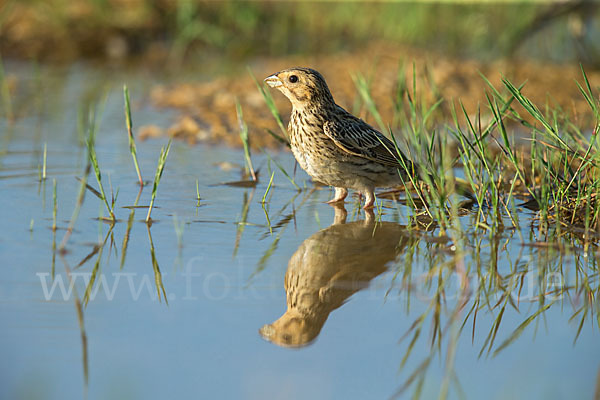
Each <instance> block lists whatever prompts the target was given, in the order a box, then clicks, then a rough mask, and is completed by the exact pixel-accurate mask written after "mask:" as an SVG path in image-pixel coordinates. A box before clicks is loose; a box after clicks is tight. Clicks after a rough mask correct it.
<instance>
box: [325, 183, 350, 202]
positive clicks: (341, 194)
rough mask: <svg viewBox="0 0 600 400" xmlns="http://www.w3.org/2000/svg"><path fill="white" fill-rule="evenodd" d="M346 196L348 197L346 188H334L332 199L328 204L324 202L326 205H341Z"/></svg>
mask: <svg viewBox="0 0 600 400" xmlns="http://www.w3.org/2000/svg"><path fill="white" fill-rule="evenodd" d="M346 196H348V189H346V188H337V187H336V188H335V196H334V197H333V199H331V200H329V201H328V202H326V203H327V204H336V203H341V202H343V201H344V199H345V198H346Z"/></svg>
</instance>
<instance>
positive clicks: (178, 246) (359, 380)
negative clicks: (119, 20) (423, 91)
mask: <svg viewBox="0 0 600 400" xmlns="http://www.w3.org/2000/svg"><path fill="white" fill-rule="evenodd" d="M8 70H9V72H13V73H15V74H17V76H18V77H19V82H20V85H22V86H21V88H23V89H22V92H21V93H31V95H27V96H25V95H21V96H20V97H18V98H17V99H15V104H13V107H14V109H15V110H18V112H19V113H20V116H19V118H18V120H17V122H16V123H15V124H14V125H10V124H8V123H7V121H6V120H4V119H2V120H0V129H1V132H2V133H1V136H0V145H1V147H0V194H1V196H2V203H3V205H4V206H3V207H2V208H1V209H0V220H1V221H2V226H3V228H4V229H2V230H1V231H0V255H1V260H2V272H3V275H2V278H1V279H0V319H1V320H2V321H3V323H2V325H1V327H0V337H1V343H2V344H1V345H0V346H1V354H2V356H3V357H2V358H3V363H2V367H1V372H0V398H3V399H4V398H6V399H25V398H39V399H71V398H81V397H83V396H87V398H90V399H103V398H127V399H136V398H140V399H142V398H143V399H148V398H189V397H201V398H249V399H254V398H256V399H259V398H265V397H268V398H288V399H294V398H298V399H303V398H319V399H329V398H389V397H392V396H394V395H399V396H401V397H402V396H404V397H408V396H409V395H412V394H413V393H414V392H415V391H418V390H420V391H421V393H422V398H432V397H437V396H438V395H439V394H440V392H441V393H442V394H444V393H445V392H444V390H445V389H444V388H446V387H448V390H449V391H448V396H449V397H450V398H456V397H461V396H462V394H464V396H465V397H466V398H470V399H480V398H527V399H531V398H545V399H552V398H556V399H561V398H567V397H568V398H592V396H593V393H594V391H595V390H598V389H596V387H597V385H598V381H597V375H598V371H599V370H598V368H599V361H598V356H599V355H600V341H599V332H598V300H597V297H595V298H594V297H593V296H597V294H598V263H597V254H596V249H595V247H590V249H589V250H588V251H584V250H583V249H582V248H581V246H580V245H579V244H578V243H577V242H570V241H568V239H564V240H561V241H559V242H557V246H558V247H560V248H557V247H555V246H548V247H539V246H530V245H529V244H531V243H534V242H536V241H539V240H542V241H543V240H544V238H543V237H538V236H537V235H538V234H539V231H538V230H537V228H535V227H534V228H533V229H532V221H533V219H534V215H533V214H531V213H529V212H527V211H526V210H523V209H518V213H517V215H516V216H517V218H518V229H512V228H507V229H506V230H504V231H502V232H501V233H499V234H495V235H490V234H488V233H487V232H486V231H485V230H484V229H475V228H473V226H472V221H473V215H472V214H467V215H465V216H463V217H461V218H460V219H459V221H460V224H461V226H462V231H463V232H466V234H465V235H464V236H461V235H459V234H455V233H453V232H449V233H448V235H449V237H446V236H443V235H440V231H439V229H437V228H436V229H433V230H430V231H427V230H423V229H420V230H415V229H414V228H410V227H409V226H408V225H410V219H409V216H410V215H411V214H412V212H411V211H410V209H409V208H407V207H405V206H403V205H401V204H399V203H395V202H393V201H391V200H383V201H382V208H381V209H380V210H376V213H375V215H374V216H373V217H370V216H369V215H366V214H365V213H364V212H362V211H361V210H359V208H358V200H357V198H355V197H353V198H352V199H351V200H350V202H348V203H347V204H346V211H347V216H346V217H345V218H344V212H343V210H340V209H337V210H336V209H334V208H333V207H330V206H329V205H327V204H324V203H323V202H324V201H326V200H327V199H328V198H330V196H331V195H332V192H331V191H330V190H329V189H328V188H320V189H317V190H312V189H313V185H312V183H311V182H310V180H309V179H308V177H307V176H306V175H305V174H304V172H303V171H301V170H299V169H298V170H297V171H296V174H295V180H296V183H297V184H298V185H299V186H300V187H302V188H305V189H303V190H302V191H301V192H297V191H296V189H295V188H294V187H293V186H292V184H291V183H290V182H289V181H288V180H287V178H286V177H285V176H284V175H283V174H282V173H281V172H280V171H279V170H278V169H277V167H276V166H275V165H274V164H273V163H269V161H268V158H267V157H266V156H265V155H263V154H254V155H253V158H254V163H255V165H258V166H260V170H261V175H262V177H261V178H262V179H261V180H260V183H259V184H258V185H257V187H256V188H255V189H251V188H243V187H231V186H227V185H222V183H223V182H230V181H237V180H239V179H241V176H240V172H239V170H238V169H233V170H225V169H223V168H221V167H220V166H219V165H218V164H219V163H222V162H231V163H237V164H240V165H242V164H243V162H244V161H243V153H242V152H241V151H238V150H232V149H228V148H222V147H215V146H197V147H189V146H187V145H186V144H183V143H180V142H174V143H173V147H172V148H171V152H170V154H169V157H168V160H167V164H166V169H165V172H164V175H163V177H162V180H161V183H160V185H159V187H158V194H157V199H156V203H155V205H156V208H155V209H154V210H153V212H152V217H153V219H154V220H155V222H154V223H153V224H152V226H151V227H150V228H148V227H147V225H146V224H145V223H143V222H141V221H142V220H143V219H144V218H145V214H146V209H145V208H141V209H131V208H124V207H127V206H132V205H134V204H135V202H136V197H137V196H138V192H139V186H138V185H137V183H136V179H137V178H136V173H135V170H134V167H133V163H132V160H131V155H130V153H129V151H128V144H127V136H126V130H125V121H124V115H123V103H122V102H123V100H122V92H121V85H122V83H124V82H126V83H127V84H128V85H129V87H130V91H131V93H132V103H133V110H132V112H133V119H134V124H135V125H136V126H139V125H145V124H157V125H159V126H167V125H168V123H169V122H170V121H171V118H172V113H171V112H170V111H168V110H167V111H165V110H156V109H154V108H153V107H152V106H151V105H150V104H148V101H147V100H146V99H147V93H148V89H149V88H150V85H151V83H152V82H151V80H150V78H149V77H148V76H140V75H138V74H136V73H116V72H114V71H113V72H110V73H106V72H102V70H98V69H94V68H93V67H84V66H75V67H70V68H68V69H65V70H62V71H55V70H46V69H45V68H42V69H41V70H39V71H38V72H37V73H36V71H35V70H34V69H32V68H30V67H28V66H23V65H9V66H8ZM36 74H37V75H36ZM36 76H37V78H36ZM102 93H108V96H107V97H106V103H105V106H104V110H103V112H102V113H101V122H100V126H99V130H98V133H97V137H96V151H97V154H98V159H99V163H100V168H101V170H102V174H103V180H104V182H105V185H106V186H107V188H108V178H109V177H110V182H111V184H112V188H113V189H114V191H115V192H116V191H117V190H118V197H117V201H116V204H117V206H116V207H115V213H116V216H117V218H118V220H119V221H118V222H117V223H116V224H115V225H114V227H112V228H111V225H110V224H108V223H106V222H101V221H99V220H98V217H99V216H104V217H106V216H107V211H106V210H105V209H104V204H103V203H102V202H101V201H100V200H99V199H98V198H97V197H95V196H94V195H93V194H92V193H91V192H90V191H87V193H86V197H85V200H84V203H83V206H82V208H81V213H80V215H79V218H78V219H77V221H76V223H75V228H74V232H73V234H72V236H71V237H70V239H69V241H68V243H67V246H66V250H67V252H66V254H64V255H61V253H59V252H55V251H53V248H56V247H57V246H58V245H59V244H60V242H61V240H62V239H63V236H64V234H65V230H66V228H67V226H68V225H69V221H70V219H71V216H72V213H73V209H74V207H75V205H76V198H77V192H78V190H79V186H80V183H79V182H78V181H77V180H76V179H75V177H81V176H82V174H83V170H84V167H85V163H86V157H87V155H86V154H87V153H86V150H85V146H83V145H82V143H81V139H80V137H79V136H78V133H77V118H78V108H79V105H80V104H82V103H84V102H85V101H86V100H85V99H93V98H99V99H100V100H99V101H100V103H102V101H103V100H102V99H103V96H102ZM232 107H233V105H232ZM44 144H46V145H47V179H46V180H45V181H42V182H40V180H39V170H40V168H41V165H42V162H43V161H42V160H43V148H44ZM165 144H166V139H153V140H148V141H146V142H138V144H137V146H138V147H137V152H138V157H139V160H140V167H141V170H142V173H143V175H144V178H145V179H147V180H151V179H152V178H153V176H154V171H155V168H156V163H157V160H158V154H159V151H160V148H161V146H164V145H165ZM271 157H273V158H275V159H276V160H277V161H278V162H279V163H281V165H282V166H283V167H284V168H285V169H286V170H287V171H288V172H289V173H292V171H293V170H294V161H293V158H292V156H291V154H290V153H286V152H282V153H279V154H271ZM269 168H272V169H273V171H275V176H274V185H273V187H272V188H271V191H270V193H269V195H268V196H267V202H266V203H265V205H264V207H263V205H262V204H261V200H262V198H263V194H264V193H265V190H266V188H267V184H268V178H269V177H270V173H269V172H268V170H269ZM53 179H56V182H57V226H58V230H57V231H56V233H53V231H52V229H51V227H52V215H53V214H52V212H53V189H52V181H53ZM88 179H89V180H88V183H89V184H90V185H91V186H93V187H95V188H97V187H98V185H97V183H96V180H95V177H94V175H93V173H91V174H90V175H89V178H88ZM196 180H198V186H199V192H200V197H201V200H200V201H199V202H198V201H197V199H196V197H197V195H196ZM151 189H152V188H151V185H147V186H146V187H144V189H143V191H142V193H141V195H140V199H139V205H148V203H149V201H150V195H151ZM108 190H110V189H108ZM344 222H345V223H344ZM504 223H505V225H506V227H510V220H509V219H508V218H506V220H505V221H504ZM565 236H568V235H565ZM126 237H127V238H128V240H127V241H126V242H125V243H124V239H125V238H126ZM453 238H456V239H453ZM461 248H464V250H465V251H464V252H462V251H461ZM94 250H97V251H94ZM152 250H154V251H152ZM90 254H91V256H90ZM123 254H125V256H123ZM461 255H464V256H461ZM88 256H89V258H88ZM153 257H155V262H153ZM82 261H83V263H82ZM80 263H81V265H79V264H80ZM67 271H71V275H70V277H71V279H72V280H73V281H74V282H75V289H76V291H71V292H69V279H70V278H69V275H68V272H67ZM92 272H95V273H94V276H95V283H94V284H93V285H90V290H91V292H90V294H89V301H88V302H87V305H85V298H86V295H85V293H86V286H87V283H88V282H90V279H91V276H92ZM159 279H162V288H161V286H160V284H159V282H160V280H159ZM100 282H102V284H101V285H99V283H100ZM284 282H285V283H284ZM61 285H63V286H62V287H61ZM62 289H64V291H63V290H62ZM567 289H568V290H567ZM163 290H164V291H163ZM286 290H287V296H288V299H289V309H288V303H286ZM507 293H510V294H511V295H510V296H506V294H507ZM543 293H545V294H546V295H545V296H540V294H543ZM164 295H166V297H167V299H165V298H164ZM167 300H168V301H167ZM78 302H83V303H84V304H83V306H82V308H83V324H80V322H79V320H78V314H77V308H76V305H77V304H78ZM474 305H475V307H476V309H477V312H476V313H475V311H473V310H474V308H473V307H474ZM286 310H287V311H286ZM540 310H543V312H538V311H540ZM475 314H476V318H474V316H475ZM574 314H576V315H574ZM282 316H283V317H282ZM532 316H533V317H534V318H532V319H530V317H532ZM280 317H281V319H280ZM582 317H585V319H584V321H583V323H582V324H581V331H580V332H579V334H578V330H579V328H580V322H581V319H582ZM474 319H475V322H474ZM277 320H279V321H278V322H275V321H277ZM465 320H466V322H465V324H464V325H463V322H464V321H465ZM419 321H422V324H419ZM497 321H500V323H499V325H496V322H497ZM527 321H529V323H527ZM523 323H525V324H524V327H523V329H522V330H518V328H519V327H520V326H522V325H521V324H523ZM82 329H83V332H84V337H85V338H86V340H82V333H81V331H82ZM515 330H517V332H518V333H520V335H517V336H512V335H513V333H514V332H515ZM261 335H262V336H261ZM263 336H264V337H263ZM265 338H267V339H269V340H265ZM509 338H512V339H514V340H508V341H507V339H509ZM488 339H489V340H488ZM490 342H491V346H490ZM488 348H489V349H490V350H489V351H488ZM496 351H498V352H497V353H495V352H496ZM480 353H481V354H480ZM84 355H85V357H84ZM405 357H406V358H405ZM428 360H429V362H428ZM86 370H87V371H88V372H87V373H86ZM86 375H87V377H86ZM404 389H405V390H404Z"/></svg>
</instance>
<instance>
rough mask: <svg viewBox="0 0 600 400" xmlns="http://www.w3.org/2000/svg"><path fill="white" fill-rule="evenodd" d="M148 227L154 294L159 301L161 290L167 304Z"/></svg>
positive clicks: (148, 226) (167, 300)
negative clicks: (154, 286)
mask: <svg viewBox="0 0 600 400" xmlns="http://www.w3.org/2000/svg"><path fill="white" fill-rule="evenodd" d="M146 228H148V240H149V241H150V258H151V259H152V269H153V271H154V283H155V285H156V294H157V295H158V300H159V301H161V294H160V293H161V291H162V297H163V298H164V299H165V303H167V305H169V299H168V298H167V294H166V292H165V286H164V285H163V281H162V274H161V272H160V268H159V266H158V260H157V259H156V252H155V251H154V242H153V241H152V233H151V232H150V225H147V226H146Z"/></svg>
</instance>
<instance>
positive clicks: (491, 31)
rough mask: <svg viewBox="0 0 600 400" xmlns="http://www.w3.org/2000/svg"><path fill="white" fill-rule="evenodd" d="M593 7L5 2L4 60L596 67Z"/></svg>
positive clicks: (185, 0) (1, 20) (1, 14)
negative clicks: (384, 45) (273, 59)
mask: <svg viewBox="0 0 600 400" xmlns="http://www.w3.org/2000/svg"><path fill="white" fill-rule="evenodd" d="M599 35H600V27H599V18H598V4H597V3H596V2H594V1H589V0H588V1H581V0H579V1H519V2H505V1H501V2H489V1H485V0H481V1H470V2H462V1H461V2H449V1H442V2H429V1H421V2H420V1H416V2H404V1H401V2H392V1H380V2H359V1H327V2H289V1H235V0H222V1H191V0H8V1H6V0H5V1H3V5H2V7H1V11H0V51H1V52H2V54H3V56H4V57H17V58H21V59H27V60H35V61H39V62H41V61H51V62H72V61H74V60H80V59H89V60H113V61H114V60H118V61H122V62H135V61H143V62H145V63H151V62H156V63H157V64H159V65H160V64H162V62H163V61H164V60H165V59H168V60H169V61H170V65H171V66H177V65H178V64H179V63H181V62H182V61H183V60H186V61H189V62H201V61H202V60H205V59H206V58H208V57H215V56H219V57H227V58H229V59H231V60H237V61H240V60H247V59H248V58H255V57H258V56H267V57H268V56H282V55H290V54H315V53H321V54H329V53H331V52H338V51H348V50H353V49H357V48H360V47H365V46H369V44H371V43H372V42H374V41H377V42H380V41H384V42H393V43H396V44H403V45H407V46H415V47H419V48H424V49H429V50H437V51H442V52H443V53H444V54H446V55H448V56H461V57H475V58H477V59H482V60H490V59H494V58H498V57H525V58H530V57H534V58H539V59H544V60H552V61H558V62H572V61H576V62H583V63H586V64H589V65H593V66H595V67H598V66H599V65H600V48H599V46H600V45H599V44H598V43H600V40H598V39H599Z"/></svg>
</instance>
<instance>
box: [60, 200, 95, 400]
mask: <svg viewBox="0 0 600 400" xmlns="http://www.w3.org/2000/svg"><path fill="white" fill-rule="evenodd" d="M84 193H85V191H84ZM61 259H62V261H63V264H64V266H65V271H66V272H67V277H68V278H69V286H70V287H72V290H73V299H74V302H75V309H76V310H77V321H78V323H79V334H80V336H81V355H82V357H81V358H82V365H83V391H84V395H83V398H84V399H85V398H87V389H88V382H89V361H88V342H87V333H86V331H85V322H84V318H83V307H82V305H81V301H80V300H79V295H78V294H77V288H76V287H75V285H74V283H73V278H72V276H71V269H70V268H69V265H68V264H67V260H65V258H64V257H63V256H62V255H61Z"/></svg>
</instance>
